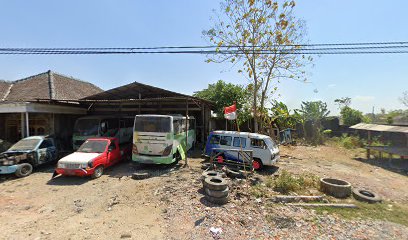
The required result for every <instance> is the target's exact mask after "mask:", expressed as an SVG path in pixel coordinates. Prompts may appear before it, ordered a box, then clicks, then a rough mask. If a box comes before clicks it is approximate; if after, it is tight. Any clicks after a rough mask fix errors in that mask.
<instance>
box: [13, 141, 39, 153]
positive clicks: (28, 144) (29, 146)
mask: <svg viewBox="0 0 408 240" xmlns="http://www.w3.org/2000/svg"><path fill="white" fill-rule="evenodd" d="M40 141H41V139H21V140H20V141H18V142H17V143H16V144H14V145H13V146H11V148H10V149H9V150H11V151H21V150H33V149H34V148H35V147H36V146H37V145H38V144H39V143H40Z"/></svg>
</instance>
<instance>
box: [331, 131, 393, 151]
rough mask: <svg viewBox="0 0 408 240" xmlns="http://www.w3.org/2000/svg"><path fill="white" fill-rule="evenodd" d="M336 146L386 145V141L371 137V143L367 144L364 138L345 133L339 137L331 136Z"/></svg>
mask: <svg viewBox="0 0 408 240" xmlns="http://www.w3.org/2000/svg"><path fill="white" fill-rule="evenodd" d="M331 140H332V141H334V142H335V143H336V144H337V145H338V146H341V147H344V148H347V149H355V148H362V147H364V146H367V145H371V146H384V145H388V143H383V142H382V141H380V139H379V138H378V137H373V138H372V139H371V143H370V144H368V142H367V140H366V139H363V138H359V137H358V136H353V135H348V134H346V133H344V134H342V135H341V137H333V138H331Z"/></svg>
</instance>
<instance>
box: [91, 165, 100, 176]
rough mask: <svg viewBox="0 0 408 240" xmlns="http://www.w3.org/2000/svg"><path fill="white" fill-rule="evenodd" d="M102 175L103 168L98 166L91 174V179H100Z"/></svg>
mask: <svg viewBox="0 0 408 240" xmlns="http://www.w3.org/2000/svg"><path fill="white" fill-rule="evenodd" d="M102 174H103V166H98V167H96V168H95V170H94V172H93V174H92V176H91V177H92V178H94V179H95V178H100V177H101V176H102Z"/></svg>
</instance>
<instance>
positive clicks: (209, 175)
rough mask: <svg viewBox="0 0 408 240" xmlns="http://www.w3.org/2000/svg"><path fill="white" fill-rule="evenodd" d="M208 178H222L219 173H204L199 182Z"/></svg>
mask: <svg viewBox="0 0 408 240" xmlns="http://www.w3.org/2000/svg"><path fill="white" fill-rule="evenodd" d="M208 177H222V176H221V173H220V172H217V171H204V172H203V173H202V174H201V180H204V179H206V178H208Z"/></svg>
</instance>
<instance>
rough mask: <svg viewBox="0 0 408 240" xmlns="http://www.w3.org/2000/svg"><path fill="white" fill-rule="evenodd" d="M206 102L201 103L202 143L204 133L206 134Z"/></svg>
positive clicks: (202, 141) (202, 142)
mask: <svg viewBox="0 0 408 240" xmlns="http://www.w3.org/2000/svg"><path fill="white" fill-rule="evenodd" d="M204 108H205V107H204V103H201V144H204V134H205V132H206V131H205V112H204V110H205V109H204Z"/></svg>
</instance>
